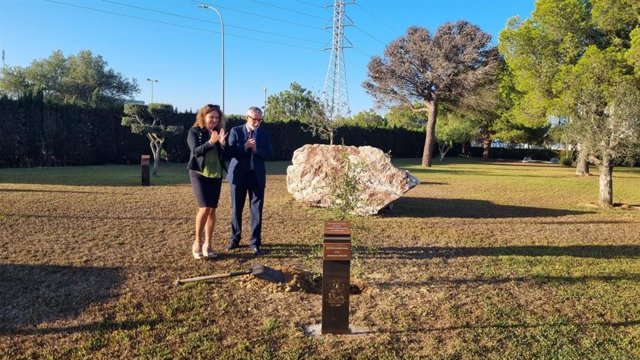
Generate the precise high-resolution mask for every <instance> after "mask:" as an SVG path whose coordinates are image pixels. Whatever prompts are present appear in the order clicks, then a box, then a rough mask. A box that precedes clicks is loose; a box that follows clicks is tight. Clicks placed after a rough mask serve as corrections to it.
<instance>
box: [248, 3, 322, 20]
mask: <svg viewBox="0 0 640 360" xmlns="http://www.w3.org/2000/svg"><path fill="white" fill-rule="evenodd" d="M251 1H253V2H255V3H258V4H262V5H265V6H270V7H273V8H276V9H280V10H284V11H288V12H292V13H294V14H298V15H303V16H308V17H312V18H316V19H321V20H328V19H327V18H324V17H321V16H318V15H312V14H307V13H304V12H302V11H298V10H293V9H289V8H286V7H284V6H278V5H274V4H270V3H267V2H264V1H259V0H251Z"/></svg>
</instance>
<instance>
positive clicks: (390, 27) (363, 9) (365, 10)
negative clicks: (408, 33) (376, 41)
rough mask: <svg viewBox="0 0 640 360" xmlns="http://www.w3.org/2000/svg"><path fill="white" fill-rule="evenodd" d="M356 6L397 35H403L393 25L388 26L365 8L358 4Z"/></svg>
mask: <svg viewBox="0 0 640 360" xmlns="http://www.w3.org/2000/svg"><path fill="white" fill-rule="evenodd" d="M356 6H357V7H359V8H360V9H362V11H364V12H365V13H367V14H369V15H370V16H371V17H373V18H374V19H376V20H378V21H380V22H381V23H382V24H383V25H385V26H387V27H388V28H389V29H391V30H393V31H394V32H395V33H397V34H400V33H401V32H400V31H398V30H396V29H394V28H393V27H392V26H391V25H389V24H387V23H386V22H385V21H384V20H382V19H380V18H379V17H377V16H376V15H374V14H373V13H371V12H370V11H369V10H367V9H365V8H363V7H362V6H360V4H359V3H356Z"/></svg>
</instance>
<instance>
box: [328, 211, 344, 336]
mask: <svg viewBox="0 0 640 360" xmlns="http://www.w3.org/2000/svg"><path fill="white" fill-rule="evenodd" d="M350 267H351V224H350V223H349V222H346V221H327V222H325V224H324V242H323V261H322V334H348V333H349V289H350V287H351V284H350V280H349V278H350Z"/></svg>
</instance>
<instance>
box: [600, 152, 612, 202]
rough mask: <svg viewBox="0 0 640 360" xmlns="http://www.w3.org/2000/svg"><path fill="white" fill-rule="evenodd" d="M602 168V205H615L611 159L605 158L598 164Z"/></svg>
mask: <svg viewBox="0 0 640 360" xmlns="http://www.w3.org/2000/svg"><path fill="white" fill-rule="evenodd" d="M598 168H599V170H600V179H599V180H600V206H604V207H609V206H612V205H613V166H612V165H611V160H608V159H606V160H604V161H602V163H601V164H600V166H598Z"/></svg>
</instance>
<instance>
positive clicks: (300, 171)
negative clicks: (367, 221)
mask: <svg viewBox="0 0 640 360" xmlns="http://www.w3.org/2000/svg"><path fill="white" fill-rule="evenodd" d="M292 162H293V165H291V166H289V167H288V168H287V190H288V191H289V193H290V194H291V195H293V197H294V198H295V199H296V200H298V201H302V202H305V203H308V204H310V205H312V206H319V207H329V206H333V205H336V204H335V202H336V196H335V188H336V186H337V187H340V186H343V185H345V184H344V183H346V182H347V181H346V179H348V178H349V177H350V178H351V179H357V183H358V186H357V188H358V191H357V193H356V194H355V195H356V196H355V198H356V200H355V201H354V202H355V203H356V206H355V211H354V212H355V213H356V214H358V215H373V214H376V213H378V211H379V210H380V209H382V208H384V207H385V206H387V205H388V204H390V203H391V202H392V201H394V200H396V199H398V198H399V197H400V196H402V194H404V193H405V192H407V191H408V190H409V189H411V188H413V187H415V186H416V185H418V184H419V183H420V181H419V180H418V179H417V178H416V177H415V176H413V175H411V174H410V173H409V172H408V171H406V170H400V169H398V168H396V167H394V166H393V165H391V160H390V158H389V156H388V155H387V154H385V153H384V152H382V150H380V149H377V148H374V147H371V146H361V147H355V146H344V145H320V144H313V145H305V146H303V147H301V148H299V149H297V150H296V151H295V152H294V153H293V159H292ZM347 162H348V163H349V165H348V166H347ZM347 168H348V169H349V177H345V176H347V174H345V172H346V170H347ZM340 182H341V183H340ZM332 189H334V190H332ZM338 201H339V200H338Z"/></svg>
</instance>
